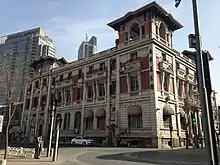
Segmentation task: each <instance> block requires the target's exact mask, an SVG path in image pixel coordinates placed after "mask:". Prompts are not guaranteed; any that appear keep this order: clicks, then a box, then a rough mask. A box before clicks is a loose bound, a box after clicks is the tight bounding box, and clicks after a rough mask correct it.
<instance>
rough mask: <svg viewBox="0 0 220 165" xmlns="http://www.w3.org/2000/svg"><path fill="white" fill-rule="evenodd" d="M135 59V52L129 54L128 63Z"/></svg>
mask: <svg viewBox="0 0 220 165" xmlns="http://www.w3.org/2000/svg"><path fill="white" fill-rule="evenodd" d="M136 59H137V52H134V53H131V54H130V61H134V60H136Z"/></svg>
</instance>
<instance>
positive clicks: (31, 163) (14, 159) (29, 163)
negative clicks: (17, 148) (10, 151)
mask: <svg viewBox="0 0 220 165" xmlns="http://www.w3.org/2000/svg"><path fill="white" fill-rule="evenodd" d="M3 153H4V151H2V150H1V151H0V159H3V157H4V154H3ZM50 163H52V164H57V165H61V163H62V160H58V161H57V162H52V158H48V157H46V156H45V155H42V156H41V157H40V159H34V158H31V157H22V156H12V155H8V159H7V165H39V164H40V165H49V164H50Z"/></svg>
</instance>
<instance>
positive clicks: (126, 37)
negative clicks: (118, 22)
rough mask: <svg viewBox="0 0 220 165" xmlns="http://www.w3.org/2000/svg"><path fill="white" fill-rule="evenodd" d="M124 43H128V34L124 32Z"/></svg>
mask: <svg viewBox="0 0 220 165" xmlns="http://www.w3.org/2000/svg"><path fill="white" fill-rule="evenodd" d="M125 41H128V32H125Z"/></svg>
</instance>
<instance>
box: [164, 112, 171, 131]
mask: <svg viewBox="0 0 220 165" xmlns="http://www.w3.org/2000/svg"><path fill="white" fill-rule="evenodd" d="M163 123H164V128H169V127H170V126H171V125H172V118H171V116H170V115H164V116H163Z"/></svg>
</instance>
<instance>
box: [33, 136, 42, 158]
mask: <svg viewBox="0 0 220 165" xmlns="http://www.w3.org/2000/svg"><path fill="white" fill-rule="evenodd" d="M41 144H42V137H41V136H39V137H36V138H35V153H34V158H35V159H40V157H39V156H40V152H41V146H42V145H41Z"/></svg>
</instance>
